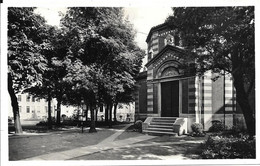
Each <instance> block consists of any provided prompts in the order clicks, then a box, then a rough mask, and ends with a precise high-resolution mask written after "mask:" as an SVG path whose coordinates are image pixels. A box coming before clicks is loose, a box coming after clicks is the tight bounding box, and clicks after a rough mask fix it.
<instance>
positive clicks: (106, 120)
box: [105, 104, 109, 122]
mask: <svg viewBox="0 0 260 166" xmlns="http://www.w3.org/2000/svg"><path fill="white" fill-rule="evenodd" d="M108 109H109V105H108V104H106V108H105V122H108Z"/></svg>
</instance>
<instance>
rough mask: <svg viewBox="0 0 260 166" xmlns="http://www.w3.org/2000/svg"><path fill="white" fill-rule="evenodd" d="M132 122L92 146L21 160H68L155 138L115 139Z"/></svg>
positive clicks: (145, 136)
mask: <svg viewBox="0 0 260 166" xmlns="http://www.w3.org/2000/svg"><path fill="white" fill-rule="evenodd" d="M131 125H132V124H128V125H127V126H125V127H124V128H122V129H121V130H118V131H117V132H116V133H115V134H113V135H111V136H110V137H108V138H106V139H105V140H103V141H102V142H100V143H98V144H97V145H92V146H86V147H80V148H75V149H71V150H66V151H61V152H55V153H49V154H44V155H40V156H35V157H31V158H27V159H23V160H69V159H73V158H76V157H80V156H84V155H88V154H92V153H96V152H100V151H103V150H109V149H114V148H121V147H127V146H129V145H131V144H135V143H138V142H141V141H146V140H149V139H152V138H155V137H156V136H149V135H142V136H138V137H133V138H128V139H124V140H117V141H115V139H116V138H117V137H118V136H119V135H120V134H122V133H123V132H124V131H125V130H126V129H127V128H128V127H130V126H131Z"/></svg>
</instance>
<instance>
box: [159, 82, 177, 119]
mask: <svg viewBox="0 0 260 166" xmlns="http://www.w3.org/2000/svg"><path fill="white" fill-rule="evenodd" d="M161 100H162V103H161V104H162V105H161V109H162V112H161V116H162V117H179V81H178V80H177V81H170V82H162V83H161Z"/></svg>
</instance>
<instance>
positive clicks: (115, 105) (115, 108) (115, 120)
mask: <svg viewBox="0 0 260 166" xmlns="http://www.w3.org/2000/svg"><path fill="white" fill-rule="evenodd" d="M117 104H118V103H115V104H114V122H117V119H116V110H117Z"/></svg>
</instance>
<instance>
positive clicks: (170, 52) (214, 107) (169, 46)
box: [135, 24, 244, 130]
mask: <svg viewBox="0 0 260 166" xmlns="http://www.w3.org/2000/svg"><path fill="white" fill-rule="evenodd" d="M146 42H147V45H148V62H147V64H146V67H147V71H146V72H143V73H141V75H140V77H139V78H138V82H137V85H138V87H139V89H138V90H137V92H136V96H135V98H136V104H135V108H136V110H135V115H136V119H145V118H146V117H163V116H178V117H184V118H188V126H190V125H191V124H192V123H193V122H199V123H202V124H203V126H204V129H205V130H208V128H209V127H210V126H211V125H212V121H213V120H219V121H222V122H223V123H225V125H227V126H229V127H231V126H232V125H233V124H235V123H236V119H237V118H238V117H241V112H240V109H237V105H236V100H235V97H236V94H235V90H234V87H233V83H232V78H231V77H230V76H225V77H223V76H220V79H218V80H216V81H213V79H212V78H213V77H215V74H213V73H212V72H211V71H208V72H207V73H205V74H204V75H203V76H200V77H199V76H196V75H195V72H194V70H195V69H194V68H192V66H194V64H195V59H193V58H192V56H191V55H189V53H188V52H186V50H185V49H184V48H183V46H182V43H183V41H182V39H181V34H180V33H178V31H177V29H176V28H174V27H173V28H171V27H169V26H168V25H167V24H161V25H158V26H155V27H153V28H152V29H151V30H150V32H149V34H148V36H147V39H146ZM144 91H145V95H144ZM145 102H146V103H145ZM144 103H145V104H144ZM140 108H142V109H141V110H140ZM241 124H244V123H241Z"/></svg>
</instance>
